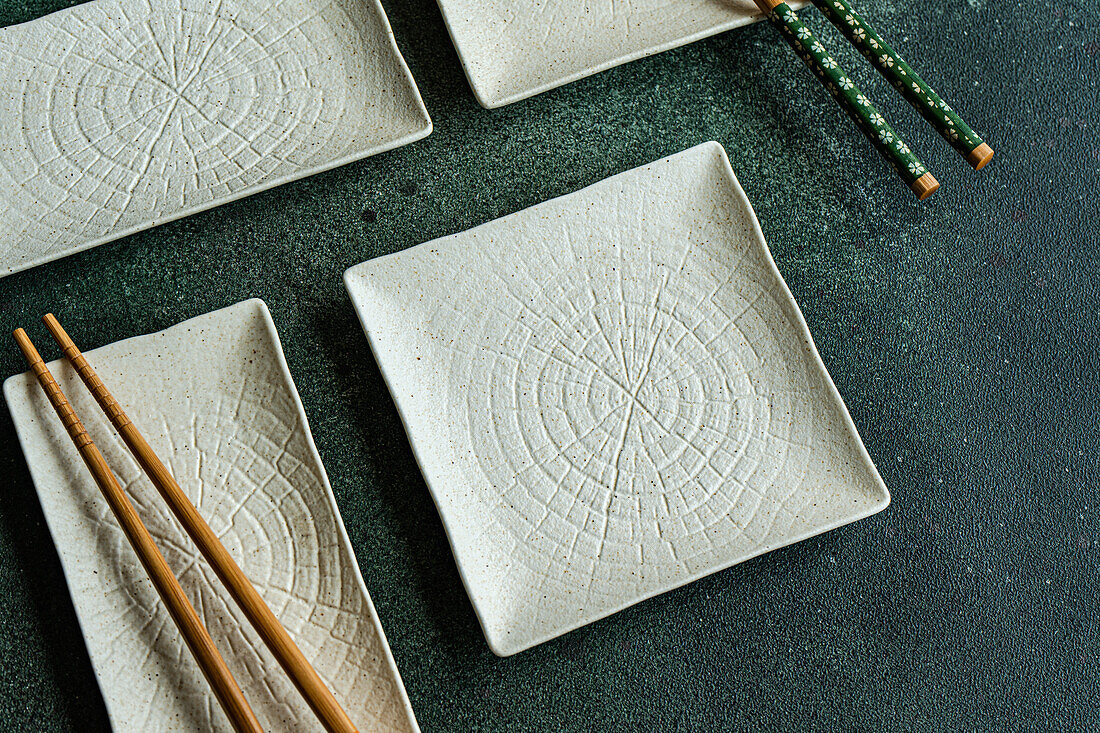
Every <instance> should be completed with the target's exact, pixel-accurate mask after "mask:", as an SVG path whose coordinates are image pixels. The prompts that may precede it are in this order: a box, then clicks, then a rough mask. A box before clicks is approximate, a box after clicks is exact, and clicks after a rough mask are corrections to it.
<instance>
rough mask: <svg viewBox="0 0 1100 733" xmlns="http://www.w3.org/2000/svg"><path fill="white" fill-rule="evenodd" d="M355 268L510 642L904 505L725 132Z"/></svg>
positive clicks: (358, 297) (487, 625)
mask: <svg viewBox="0 0 1100 733" xmlns="http://www.w3.org/2000/svg"><path fill="white" fill-rule="evenodd" d="M345 282H346V284H347V288H348V291H349V293H350V294H351V298H352V300H353V301H354V303H355V306H356V308H357V310H358V313H359V317H360V318H361V320H362V323H363V326H364V327H365V329H366V332H367V335H368V337H369V340H370V344H371V347H372V349H373V350H374V354H375V357H376V358H377V360H378V363H379V365H380V367H381V369H382V372H383V374H384V375H385V378H386V382H387V384H388V385H389V388H390V391H391V393H392V395H393V397H394V401H395V402H396V403H397V407H398V410H399V411H400V413H401V416H402V419H403V420H404V423H405V427H406V428H407V430H408V433H409V438H410V441H411V442H412V446H413V450H414V452H415V453H416V457H417V460H418V461H419V463H420V467H421V469H422V470H423V472H424V476H425V478H426V480H427V483H428V486H429V488H430V490H431V492H432V496H433V497H434V499H435V502H436V505H437V506H438V508H439V512H440V514H441V516H442V518H443V523H444V526H445V527H446V530H447V533H448V535H449V537H450V541H451V547H452V549H453V550H454V554H455V558H456V559H457V561H458V566H459V570H460V572H461V574H462V578H463V581H464V582H465V584H466V589H467V591H468V592H469V594H470V598H471V600H472V601H473V604H474V608H475V609H476V611H477V615H478V618H479V620H480V622H481V625H482V628H483V629H484V632H485V636H486V638H487V639H488V642H489V645H490V647H492V649H493V651H495V652H496V653H497V654H501V655H507V654H512V653H514V652H518V651H521V650H523V649H526V648H528V647H530V646H532V645H534V644H538V643H539V642H542V641H545V640H546V639H550V638H552V637H554V636H557V635H559V634H562V633H564V632H566V631H569V630H571V629H574V628H577V627H578V626H581V625H583V624H587V623H589V622H591V621H594V620H596V619H598V618H601V617H603V616H607V615H608V614H611V613H613V612H615V611H617V610H619V609H622V608H624V607H626V606H629V605H631V604H633V603H637V602H638V601H641V600H643V599H645V598H649V597H650V596H654V595H657V594H658V593H662V592H664V591H666V590H669V589H671V588H674V587H676V586H679V585H683V584H684V583H687V582H689V581H691V580H694V579H696V578H699V577H702V576H704V575H707V574H709V573H713V572H715V571H716V570H720V569H722V568H726V567H729V566H730V565H733V564H735V563H738V562H741V561H743V560H747V559H748V558H750V557H753V556H755V555H759V554H761V553H763V552H767V551H768V550H773V549H775V548H777V547H782V546H784V545H789V544H791V543H793V542H797V541H799V540H802V539H805V538H807V537H811V536H813V535H816V534H818V533H820V532H825V531H827V530H829V529H832V528H834V527H838V526H840V525H842V524H846V523H848V522H851V521H854V520H857V519H860V518H862V517H866V516H868V515H870V514H874V513H875V512H878V511H881V510H882V509H883V508H884V507H885V506H886V505H887V503H888V502H889V494H888V493H887V491H886V487H885V486H884V485H883V483H882V480H881V479H880V478H879V475H878V473H877V471H876V470H875V467H874V465H873V464H872V463H871V459H870V457H869V456H868V455H867V451H866V449H865V448H864V447H863V444H862V442H860V439H859V436H858V435H857V434H856V429H855V426H854V425H853V424H852V420H851V418H850V417H849V416H848V412H847V410H846V409H845V407H844V404H843V402H842V401H841V398H840V395H839V394H838V393H837V390H836V388H835V387H834V386H833V383H832V380H831V379H830V378H829V375H828V373H826V371H825V367H824V365H823V364H822V362H821V358H820V357H819V356H818V353H817V350H816V348H815V347H814V345H813V341H812V340H811V338H810V333H809V331H808V330H807V328H806V322H805V321H804V320H803V318H802V314H801V313H800V312H799V310H798V306H797V305H796V304H795V302H794V299H793V298H792V297H791V294H790V291H789V290H788V289H787V287H786V285H785V284H784V283H783V279H782V277H780V275H779V272H778V271H777V270H776V268H775V263H774V262H773V261H772V258H771V255H770V254H769V252H768V248H767V245H766V244H765V243H764V238H763V235H762V234H761V232H760V227H759V225H758V224H757V221H756V217H755V216H754V214H753V211H752V208H751V207H750V205H749V202H748V200H746V198H745V195H744V193H743V192H742V191H741V188H740V186H739V185H738V183H737V180H736V179H735V178H734V176H733V172H732V171H731V170H730V166H729V162H728V161H727V160H726V155H725V152H724V151H723V150H722V148H721V146H719V145H718V144H717V143H707V144H704V145H700V146H698V147H695V148H692V149H690V150H687V151H685V152H683V153H680V154H678V155H674V156H672V157H671V158H666V159H664V160H660V161H658V162H656V163H652V164H650V165H647V166H644V167H642V168H638V169H636V170H632V171H628V172H626V173H623V174H621V175H617V176H614V177H612V178H609V179H607V180H605V181H602V182H600V183H597V184H595V185H593V186H590V187H589V188H586V189H584V190H582V191H578V192H576V193H573V194H569V195H568V196H563V197H561V198H558V199H554V200H552V201H548V202H546V203H543V204H540V205H538V206H534V207H532V208H530V209H526V210H524V211H521V212H519V213H516V214H512V215H511V216H506V217H504V218H502V219H498V220H497V221H493V222H490V223H488V224H484V225H482V226H479V227H477V228H475V229H471V230H470V231H468V232H464V233H462V234H456V235H454V236H450V237H445V238H443V239H438V240H435V241H432V242H428V243H426V244H421V245H419V246H417V247H413V248H411V249H409V250H406V251H404V252H400V253H398V254H393V255H389V256H386V257H381V258H378V259H375V260H371V261H369V262H364V263H362V264H360V265H357V266H356V267H353V268H351V269H350V270H348V272H347V273H346V275H345Z"/></svg>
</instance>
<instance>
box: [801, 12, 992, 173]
mask: <svg viewBox="0 0 1100 733" xmlns="http://www.w3.org/2000/svg"><path fill="white" fill-rule="evenodd" d="M813 3H814V5H816V6H817V7H818V9H819V10H820V11H821V12H822V13H823V14H824V15H825V17H826V18H828V19H829V20H830V21H831V22H832V24H833V25H835V26H836V27H837V28H839V29H840V31H841V33H843V34H844V35H845V36H846V37H847V38H848V40H849V41H850V42H851V43H852V45H853V46H855V47H856V48H857V49H859V51H860V53H862V54H863V55H864V56H866V57H867V58H868V59H870V61H871V63H873V64H874V65H875V68H877V69H878V70H879V71H880V72H882V75H883V76H885V77H886V79H887V80H888V81H889V82H890V83H891V84H893V85H894V86H895V87H896V88H897V89H898V91H900V92H901V93H902V95H903V96H904V97H905V99H906V101H908V102H909V104H911V105H913V107H914V108H915V109H916V110H917V111H918V112H920V114H921V116H922V117H924V119H926V120H928V122H929V123H930V124H931V125H932V126H933V127H935V128H936V130H937V131H939V133H940V134H941V135H943V137H944V138H945V139H946V140H947V142H949V143H951V145H952V146H953V147H954V148H955V149H956V150H958V151H959V152H960V153H962V155H963V157H965V158H966V160H967V162H968V163H970V165H972V166H974V169H975V170H981V169H982V168H984V167H985V164H986V163H988V162H989V161H990V160H991V159H992V158H993V148H991V147H989V145H987V144H986V143H985V142H983V141H982V139H981V138H980V137H978V135H977V133H975V132H974V131H973V130H972V129H970V126H969V125H967V124H966V123H965V122H963V120H962V118H961V117H959V115H958V114H957V113H956V112H955V110H953V109H951V107H949V106H947V103H946V102H944V101H943V100H942V99H940V97H939V95H938V94H936V93H935V92H934V91H933V90H932V88H931V87H930V86H928V85H927V84H925V83H924V81H923V80H922V79H921V78H920V77H919V76H917V73H916V72H915V71H913V69H912V68H911V67H910V66H909V64H907V63H905V59H903V58H902V57H901V56H899V55H898V54H897V52H895V51H894V49H892V48H891V47H890V45H889V44H888V43H886V41H884V40H882V37H881V36H879V35H878V34H877V33H875V31H874V30H872V29H871V26H869V25H867V21H865V20H864V19H863V18H861V17H860V16H859V14H858V13H856V11H855V10H853V9H852V5H851V3H849V2H848V0H813Z"/></svg>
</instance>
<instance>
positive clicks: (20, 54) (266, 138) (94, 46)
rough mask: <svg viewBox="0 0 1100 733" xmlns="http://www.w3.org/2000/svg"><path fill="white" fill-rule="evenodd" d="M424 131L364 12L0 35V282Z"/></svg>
mask: <svg viewBox="0 0 1100 733" xmlns="http://www.w3.org/2000/svg"><path fill="white" fill-rule="evenodd" d="M430 131H431V122H430V120H429V119H428V114H427V111H426V110H425V109H424V105H423V103H422V102H421V100H420V95H419V93H418V92H417V89H416V86H415V84H414V83H413V80H412V77H411V76H410V74H409V71H408V68H407V67H406V66H405V62H404V61H403V60H402V58H401V56H400V54H399V53H398V50H397V47H396V45H395V43H394V40H393V36H392V34H391V32H390V27H389V23H388V21H387V20H386V17H385V15H384V13H383V11H382V7H381V6H380V5H379V4H378V1H377V0H362V1H360V0H166V1H165V2H160V3H158V2H153V0H95V1H94V2H89V3H87V4H84V5H78V6H76V7H73V8H69V9H66V10H62V11H60V12H57V13H54V14H52V15H47V16H45V17H43V18H39V19H38V20H34V21H31V22H29V23H24V24H22V25H17V26H12V27H10V28H4V29H0V136H2V137H0V276H2V275H5V274H9V273H11V272H15V271H18V270H22V269H24V268H27V267H31V266H33V265H36V264H39V263H41V262H45V261H48V260H51V259H55V258H57V257H61V256H63V255H65V254H69V253H72V252H75V251H78V250H81V249H85V248H87V247H91V246H94V245H97V244H102V243H103V242H106V241H109V240H111V239H115V238H118V237H121V236H124V235H126V234H129V233H131V232H134V231H137V230H140V229H144V228H147V227H150V226H153V225H155V224H160V223H163V222H164V221H167V220H169V219H174V218H177V217H180V216H185V215H187V214H190V213H194V212H196V211H200V210H202V209H206V208H210V207H212V206H216V205H218V204H221V203H225V202H227V201H231V200H233V199H236V198H240V197H242V196H246V195H248V194H251V193H255V192H257V191H260V190H263V189H265V188H269V187H271V186H274V185H277V184H279V183H283V182H286V181H289V180H292V179H295V178H300V177H302V176H306V175H310V174H312V173H316V172H319V171H321V170H325V169H328V168H332V167H334V166H337V165H341V164H343V163H347V162H350V161H352V160H356V159H359V158H363V157H365V156H368V155H371V154H374V153H378V152H381V151H383V150H388V149H391V148H394V147H397V146H399V145H402V144H405V143H407V142H411V141H413V140H416V139H419V138H421V137H423V136H425V135H427V134H428V133H429V132H430Z"/></svg>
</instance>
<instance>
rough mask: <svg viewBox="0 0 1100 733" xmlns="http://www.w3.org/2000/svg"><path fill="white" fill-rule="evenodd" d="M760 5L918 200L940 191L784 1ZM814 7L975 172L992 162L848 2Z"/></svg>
mask: <svg viewBox="0 0 1100 733" xmlns="http://www.w3.org/2000/svg"><path fill="white" fill-rule="evenodd" d="M755 2H756V5H757V7H759V8H760V10H761V11H762V12H763V13H764V14H765V15H767V17H768V19H769V20H770V21H771V22H772V24H773V25H775V26H776V27H777V28H779V30H780V31H782V33H783V36H784V37H785V38H786V39H787V42H788V43H789V44H790V46H791V48H793V49H794V51H795V53H797V54H798V55H799V56H800V57H801V58H802V60H803V61H804V62H805V63H806V65H807V66H808V67H810V69H811V70H812V71H813V72H814V74H815V75H816V76H817V77H818V79H820V80H821V83H822V84H824V85H825V87H826V88H827V89H828V90H829V92H830V93H831V94H832V95H833V98H834V99H836V101H837V103H838V104H840V106H841V107H842V108H843V109H844V110H845V111H846V112H847V113H848V114H849V116H851V118H852V119H853V120H855V122H856V124H857V125H858V126H859V128H860V130H862V131H863V134H865V135H866V136H867V137H868V138H870V140H871V142H872V143H873V144H874V146H875V148H876V149H877V150H878V152H879V153H880V154H881V155H882V157H883V158H885V159H886V161H887V162H888V163H890V165H892V166H893V167H894V170H896V171H897V172H898V174H899V175H900V176H901V178H902V180H904V181H905V183H906V184H907V185H908V186H909V188H910V189H912V191H913V193H915V194H916V195H917V198H918V199H920V200H922V201H923V200H924V199H926V198H928V197H929V196H931V195H932V194H933V193H935V192H936V190H937V189H939V187H940V184H939V182H938V181H937V180H936V179H935V177H933V175H932V174H931V173H930V172H928V169H927V168H925V166H924V163H922V162H921V161H920V159H919V158H918V157H917V156H916V155H914V154H913V152H912V151H911V150H910V149H909V146H908V145H906V144H905V141H904V140H902V139H901V137H899V136H898V134H897V133H896V132H894V130H893V128H892V127H890V125H889V124H887V122H886V120H885V119H884V118H883V116H882V115H881V114H880V113H879V112H878V110H876V109H875V107H874V105H873V104H871V101H870V100H869V99H868V98H867V97H866V96H865V95H864V94H863V93H861V92H860V91H859V89H858V88H857V87H856V85H855V82H853V81H852V80H851V78H850V77H849V76H848V75H847V74H846V73H845V72H844V70H843V69H842V68H840V66H839V65H838V64H837V62H836V60H835V59H834V58H833V57H832V56H830V55H829V53H828V51H826V50H825V47H824V46H822V45H821V42H820V41H818V40H817V39H816V38H814V35H813V33H811V32H810V29H809V28H807V27H806V26H805V25H804V24H803V23H802V21H801V20H799V18H798V15H797V14H796V13H795V12H794V10H792V9H791V7H790V6H789V5H787V3H785V2H783V1H782V0H755ZM813 4H814V5H815V6H817V8H818V9H819V10H821V12H822V13H823V14H824V15H825V17H826V18H828V19H829V20H830V21H831V22H832V24H833V25H835V26H836V27H837V28H839V29H840V30H841V32H842V33H844V36H845V37H846V38H847V39H848V41H849V42H850V43H851V44H852V45H853V46H855V47H856V48H857V49H858V50H859V51H860V53H862V54H863V55H864V56H866V57H867V58H868V59H870V60H871V62H872V63H873V64H874V65H875V68H877V69H878V70H879V71H880V72H881V73H882V75H883V76H885V77H886V79H887V80H888V81H889V82H890V83H891V84H892V85H893V86H894V87H895V88H896V89H897V90H898V91H900V92H901V94H902V96H904V97H905V99H906V101H908V102H909V104H911V105H912V106H913V107H914V108H916V110H917V111H918V112H919V113H920V114H921V116H922V117H924V119H925V120H927V121H928V122H929V123H930V124H931V125H932V126H933V127H935V128H936V130H937V131H938V132H939V133H940V134H941V135H942V136H943V137H944V138H945V139H946V140H947V141H948V142H949V143H951V145H952V147H954V148H955V149H956V150H958V151H959V153H961V154H962V155H963V156H965V157H966V160H967V162H968V163H970V165H971V166H973V167H974V169H975V170H981V169H982V168H984V167H985V165H986V164H987V163H988V162H989V161H990V160H991V159H992V158H993V148H991V147H989V145H987V144H986V143H985V142H984V141H982V139H981V138H980V137H978V135H977V133H975V132H974V131H973V130H972V129H970V126H969V125H967V124H966V123H965V122H964V121H963V119H962V118H961V117H959V115H958V114H957V113H956V112H955V111H954V110H953V109H951V107H949V106H948V105H947V103H946V102H944V101H943V100H942V99H941V98H940V97H939V95H938V94H936V92H935V91H933V90H932V88H931V87H930V86H928V85H927V84H925V83H924V80H923V79H921V78H920V77H919V76H918V75H917V73H916V72H915V71H913V69H912V67H910V66H909V64H907V63H906V62H905V59H903V58H902V57H901V56H899V55H898V54H897V53H896V52H895V51H894V49H893V48H891V47H890V45H889V44H888V43H886V41H884V40H882V37H881V36H879V35H878V34H877V33H876V32H875V31H874V30H873V29H872V28H871V27H870V26H869V25H867V22H866V21H865V20H864V19H863V18H861V17H860V15H859V14H858V13H857V12H856V11H855V10H854V9H853V8H852V6H851V4H850V3H849V2H848V0H813Z"/></svg>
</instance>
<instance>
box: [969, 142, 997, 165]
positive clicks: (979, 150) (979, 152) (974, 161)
mask: <svg viewBox="0 0 1100 733" xmlns="http://www.w3.org/2000/svg"><path fill="white" fill-rule="evenodd" d="M991 160H993V148H991V147H989V146H988V145H987V144H985V143H982V144H981V145H979V146H978V147H976V148H974V149H973V150H971V151H970V154H969V155H967V156H966V162H967V163H969V164H970V165H972V166H974V170H976V171H980V170H981V169H982V168H985V167H986V165H988V163H989V161H991Z"/></svg>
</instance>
